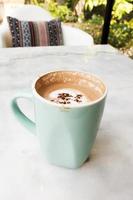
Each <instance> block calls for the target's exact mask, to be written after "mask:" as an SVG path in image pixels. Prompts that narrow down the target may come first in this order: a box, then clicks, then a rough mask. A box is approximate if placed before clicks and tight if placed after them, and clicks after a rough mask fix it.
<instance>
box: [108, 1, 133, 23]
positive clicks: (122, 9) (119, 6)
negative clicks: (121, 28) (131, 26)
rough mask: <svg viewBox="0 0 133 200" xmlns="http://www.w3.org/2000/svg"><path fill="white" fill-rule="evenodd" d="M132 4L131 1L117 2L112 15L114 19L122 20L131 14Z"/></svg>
mask: <svg viewBox="0 0 133 200" xmlns="http://www.w3.org/2000/svg"><path fill="white" fill-rule="evenodd" d="M132 3H133V1H132ZM132 3H131V2H130V1H129V0H116V1H115V4H114V8H113V13H112V14H113V18H115V19H118V20H120V19H121V18H122V17H123V16H124V15H125V14H129V13H130V12H131V11H132V10H133V4H132Z"/></svg>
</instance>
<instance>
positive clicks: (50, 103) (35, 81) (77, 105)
mask: <svg viewBox="0 0 133 200" xmlns="http://www.w3.org/2000/svg"><path fill="white" fill-rule="evenodd" d="M54 72H79V73H84V74H88V75H91V76H94V77H95V78H97V79H98V80H100V81H101V82H102V83H103V85H104V87H105V91H104V93H103V95H102V96H101V97H100V98H98V99H97V100H95V101H91V102H89V103H86V104H81V105H79V104H75V105H71V104H70V105H67V104H64V105H62V104H56V103H54V102H51V101H49V100H47V99H45V98H44V97H42V96H41V95H40V94H39V93H38V92H37V91H36V88H35V85H36V83H37V81H38V80H39V79H40V78H41V77H43V76H45V75H47V74H51V73H54ZM32 92H33V95H34V96H35V97H37V98H38V99H39V100H40V101H41V102H43V103H44V102H45V103H47V104H49V105H52V106H55V107H59V108H82V107H88V106H92V105H95V104H97V103H99V102H100V101H102V100H103V99H104V98H105V97H106V96H107V93H108V87H107V85H106V83H105V82H104V81H103V80H102V79H101V78H100V77H99V76H98V75H95V74H93V73H90V72H84V71H80V70H66V69H61V70H51V71H48V72H45V73H42V74H40V75H39V76H38V77H37V78H36V79H35V80H34V81H33V83H32Z"/></svg>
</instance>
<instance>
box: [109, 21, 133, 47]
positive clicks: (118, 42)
mask: <svg viewBox="0 0 133 200" xmlns="http://www.w3.org/2000/svg"><path fill="white" fill-rule="evenodd" d="M131 39H133V28H132V27H130V26H129V24H128V23H127V22H124V23H122V22H120V23H113V24H111V26H110V34H109V43H110V44H112V45H113V46H115V47H117V48H121V47H124V46H128V43H129V41H130V40H131Z"/></svg>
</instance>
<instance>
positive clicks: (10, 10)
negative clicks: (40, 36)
mask: <svg viewBox="0 0 133 200" xmlns="http://www.w3.org/2000/svg"><path fill="white" fill-rule="evenodd" d="M7 16H11V17H16V18H17V19H19V20H27V21H28V20H31V21H38V20H44V21H48V20H51V19H53V17H52V16H51V15H50V13H49V12H48V11H46V10H44V9H43V8H41V7H38V6H35V5H23V4H6V5H5V12H4V17H3V23H2V24H1V25H0V47H11V46H12V45H11V36H10V31H9V26H8V23H7V19H6V17H7ZM62 30H63V37H64V45H72V46H73V45H85V46H91V45H93V44H94V41H93V38H92V36H91V35H89V34H88V33H86V32H84V31H82V30H80V29H78V28H73V27H70V26H67V25H64V24H63V23H62Z"/></svg>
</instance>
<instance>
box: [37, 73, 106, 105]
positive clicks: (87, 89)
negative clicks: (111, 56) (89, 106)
mask: <svg viewBox="0 0 133 200" xmlns="http://www.w3.org/2000/svg"><path fill="white" fill-rule="evenodd" d="M35 89H36V91H37V93H38V94H39V95H41V96H42V97H44V98H45V99H47V100H50V101H51V100H52V98H56V99H57V97H58V95H59V92H60V93H68V94H70V95H71V94H73V98H74V97H75V96H76V95H77V94H82V96H83V97H82V98H83V99H82V102H83V104H86V103H89V102H90V101H91V102H92V101H95V100H97V99H99V98H100V97H101V96H102V95H103V94H104V92H105V90H106V87H105V85H104V84H103V82H102V81H101V80H100V79H98V78H97V77H95V76H94V75H91V74H88V73H83V72H74V71H56V72H51V73H47V74H45V75H44V76H42V77H40V79H38V80H37V82H36V84H35ZM51 95H52V98H51ZM53 95H54V96H53ZM53 100H54V99H53ZM53 102H54V101H53ZM71 102H72V104H74V103H75V102H76V101H75V102H74V101H73V100H72V99H71ZM54 103H55V102H54ZM76 103H77V102H76Z"/></svg>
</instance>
